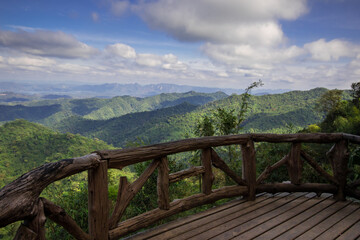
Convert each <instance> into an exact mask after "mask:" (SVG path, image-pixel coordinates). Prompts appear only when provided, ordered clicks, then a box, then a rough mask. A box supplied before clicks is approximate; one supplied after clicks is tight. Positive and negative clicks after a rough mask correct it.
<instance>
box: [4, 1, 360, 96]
mask: <svg viewBox="0 0 360 240" xmlns="http://www.w3.org/2000/svg"><path fill="white" fill-rule="evenodd" d="M359 12H360V1H359V0H308V1H306V0H266V1H264V0H181V1H174V0H151V1H147V0H137V1H135V0H134V1H128V0H87V1H85V0H81V1H74V0H72V1H68V0H63V1H55V0H22V1H20V0H11V1H7V0H0V81H23V82H45V83H51V82H63V83H77V82H79V83H89V84H100V83H106V82H107V83H110V82H116V83H135V82H136V83H139V84H150V83H174V84H182V85H195V86H207V87H222V88H245V87H246V86H248V85H249V84H250V83H251V82H254V81H256V80H258V79H262V81H263V82H264V84H265V86H264V88H270V89H299V90H305V89H311V88H314V87H326V88H330V89H333V88H340V89H346V88H347V89H348V88H350V85H351V83H352V82H358V81H360V14H359Z"/></svg>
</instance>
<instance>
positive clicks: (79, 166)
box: [0, 153, 100, 227]
mask: <svg viewBox="0 0 360 240" xmlns="http://www.w3.org/2000/svg"><path fill="white" fill-rule="evenodd" d="M99 163H100V156H99V155H97V154H95V153H93V154H90V155H86V156H83V157H79V158H73V159H64V160H61V161H59V162H54V163H47V164H44V165H42V166H40V167H38V168H36V169H34V170H32V171H30V172H28V173H25V174H24V175H22V176H21V177H19V178H18V179H16V180H15V181H13V182H12V183H10V184H8V185H6V186H5V187H3V188H2V189H0V227H4V226H6V225H8V224H10V223H12V222H16V221H19V220H23V219H25V218H27V217H31V216H34V215H35V214H36V212H34V206H35V205H36V203H37V201H38V198H39V195H40V193H41V192H42V191H43V190H44V189H45V188H46V187H47V186H48V185H50V184H51V183H53V182H55V181H57V180H60V179H62V178H65V177H68V176H71V175H74V174H76V173H79V172H82V171H85V170H88V169H91V168H94V167H96V166H98V165H99Z"/></svg>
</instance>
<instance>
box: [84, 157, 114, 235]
mask: <svg viewBox="0 0 360 240" xmlns="http://www.w3.org/2000/svg"><path fill="white" fill-rule="evenodd" d="M107 165H108V162H107V161H106V160H105V161H101V162H100V164H99V166H98V167H97V168H94V169H90V170H89V171H88V189H89V190H88V194H89V195H88V205H89V235H90V238H91V239H108V232H109V205H108V204H109V200H108V194H109V193H108V179H107V169H108V168H107Z"/></svg>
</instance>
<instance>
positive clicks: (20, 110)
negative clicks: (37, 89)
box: [0, 92, 227, 126]
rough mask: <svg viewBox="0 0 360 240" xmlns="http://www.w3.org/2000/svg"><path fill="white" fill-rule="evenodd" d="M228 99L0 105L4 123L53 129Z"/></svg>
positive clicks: (196, 96) (183, 96)
mask: <svg viewBox="0 0 360 240" xmlns="http://www.w3.org/2000/svg"><path fill="white" fill-rule="evenodd" d="M225 97H227V95H226V94H225V93H222V92H217V93H196V92H187V93H169V94H160V95H156V96H152V97H147V98H136V97H130V96H119V97H114V98H111V99H100V98H85V99H56V100H42V101H30V102H24V103H21V104H17V105H10V104H7V105H0V111H1V113H2V114H1V115H0V122H1V121H2V122H5V121H12V120H15V119H17V118H23V119H26V120H29V121H34V122H38V123H42V124H44V125H46V126H51V125H53V124H56V123H58V122H60V121H62V120H63V119H65V118H68V117H73V116H77V117H78V116H81V117H83V118H85V119H93V120H106V119H110V118H114V117H119V116H122V115H125V114H128V113H136V112H144V111H151V110H156V109H161V108H165V107H172V106H176V105H178V104H181V103H184V102H188V103H190V104H193V105H203V104H205V103H208V102H211V101H214V100H218V99H222V98H225Z"/></svg>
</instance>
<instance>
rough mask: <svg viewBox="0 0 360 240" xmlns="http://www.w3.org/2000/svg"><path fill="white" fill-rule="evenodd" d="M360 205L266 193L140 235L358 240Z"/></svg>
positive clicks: (135, 239) (311, 196) (310, 195)
mask: <svg viewBox="0 0 360 240" xmlns="http://www.w3.org/2000/svg"><path fill="white" fill-rule="evenodd" d="M359 238H360V204H359V203H354V202H352V201H336V200H335V199H333V195H331V194H323V195H322V196H316V194H315V193H302V192H298V193H292V194H290V193H279V194H275V195H272V194H262V195H261V196H257V197H256V199H255V200H254V201H246V200H245V199H237V200H233V201H231V202H229V203H226V204H224V205H221V206H218V207H214V208H212V209H209V210H207V211H204V212H201V213H198V214H195V215H192V216H188V217H185V218H182V219H179V220H176V221H173V222H170V223H167V224H164V225H161V226H159V227H157V228H154V229H150V230H147V231H145V232H141V233H138V234H136V235H134V236H131V237H128V238H126V239H127V240H142V239H152V240H155V239H173V240H180V239H182V240H186V239H194V240H195V239H218V240H226V239H241V240H248V239H256V240H260V239H263V240H268V239H277V240H280V239H284V240H285V239H299V240H300V239H303V240H309V239H324V240H329V239H343V240H348V239H359Z"/></svg>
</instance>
